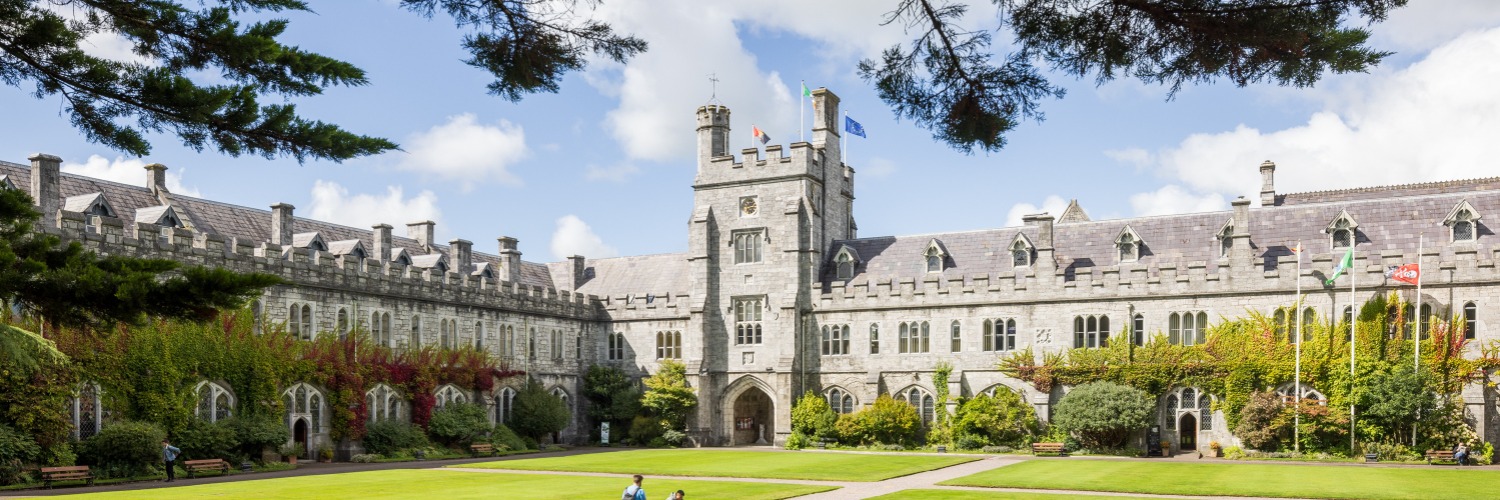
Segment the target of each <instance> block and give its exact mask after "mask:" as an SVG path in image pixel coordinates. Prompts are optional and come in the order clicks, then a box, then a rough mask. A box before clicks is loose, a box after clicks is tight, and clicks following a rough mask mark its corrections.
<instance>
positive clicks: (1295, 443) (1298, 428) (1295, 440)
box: [1292, 241, 1352, 452]
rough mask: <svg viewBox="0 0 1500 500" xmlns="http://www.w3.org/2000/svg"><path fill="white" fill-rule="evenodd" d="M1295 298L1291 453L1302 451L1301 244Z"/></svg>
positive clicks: (1300, 244) (1298, 246) (1299, 246)
mask: <svg viewBox="0 0 1500 500" xmlns="http://www.w3.org/2000/svg"><path fill="white" fill-rule="evenodd" d="M1296 257H1297V279H1296V281H1297V296H1296V300H1295V302H1294V303H1295V304H1296V306H1294V307H1295V308H1296V310H1295V312H1294V314H1296V315H1297V329H1296V332H1297V333H1296V335H1297V341H1296V342H1295V344H1296V345H1297V358H1296V365H1295V366H1296V368H1295V370H1296V372H1295V373H1296V375H1295V378H1294V380H1296V391H1297V392H1296V394H1294V396H1295V397H1296V398H1297V403H1296V407H1295V408H1296V411H1297V413H1296V414H1294V415H1293V416H1292V429H1293V430H1292V434H1293V435H1292V451H1296V452H1301V451H1302V242H1300V241H1299V242H1297V255H1296ZM1351 452H1352V450H1351Z"/></svg>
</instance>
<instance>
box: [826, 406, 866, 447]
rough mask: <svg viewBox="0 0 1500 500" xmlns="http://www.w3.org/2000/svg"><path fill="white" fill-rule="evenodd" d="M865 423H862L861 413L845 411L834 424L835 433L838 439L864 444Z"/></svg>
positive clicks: (844, 441) (843, 441)
mask: <svg viewBox="0 0 1500 500" xmlns="http://www.w3.org/2000/svg"><path fill="white" fill-rule="evenodd" d="M862 426H863V424H861V423H860V418H859V413H857V412H856V413H845V414H842V415H839V418H838V420H837V421H836V422H835V423H834V424H833V428H834V434H835V435H837V436H838V441H839V442H841V443H849V444H856V445H857V444H864V442H865V436H864V429H863V427H862Z"/></svg>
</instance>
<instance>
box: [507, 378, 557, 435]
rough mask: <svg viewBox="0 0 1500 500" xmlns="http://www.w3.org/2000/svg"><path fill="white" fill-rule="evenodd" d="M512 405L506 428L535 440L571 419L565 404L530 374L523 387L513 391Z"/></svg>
mask: <svg viewBox="0 0 1500 500" xmlns="http://www.w3.org/2000/svg"><path fill="white" fill-rule="evenodd" d="M514 408H515V409H514V412H515V413H514V414H513V416H512V417H511V421H510V428H511V429H512V430H514V431H516V433H517V434H520V435H522V436H526V437H529V438H531V439H533V440H536V441H541V440H542V438H543V437H546V436H547V435H548V434H551V433H554V432H557V431H561V430H563V429H565V428H567V427H568V422H569V421H571V420H572V419H573V414H572V412H569V411H568V405H567V404H566V403H563V400H561V399H558V397H557V396H553V395H552V394H551V393H548V392H547V388H545V387H542V383H541V382H538V381H537V380H536V379H534V378H528V379H527V380H526V387H522V388H521V390H520V391H519V392H517V393H516V397H515V407H514Z"/></svg>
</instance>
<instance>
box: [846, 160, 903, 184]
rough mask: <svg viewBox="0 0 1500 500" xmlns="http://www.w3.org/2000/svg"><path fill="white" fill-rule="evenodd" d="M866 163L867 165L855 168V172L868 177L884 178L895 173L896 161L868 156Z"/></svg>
mask: <svg viewBox="0 0 1500 500" xmlns="http://www.w3.org/2000/svg"><path fill="white" fill-rule="evenodd" d="M868 163H869V164H870V165H869V166H867V167H865V168H864V169H863V170H855V173H856V174H857V175H859V176H863V177H866V178H870V179H884V178H886V177H890V176H891V174H894V173H896V163H895V162H893V161H890V160H887V159H885V158H878V157H876V158H870V160H869V162H868Z"/></svg>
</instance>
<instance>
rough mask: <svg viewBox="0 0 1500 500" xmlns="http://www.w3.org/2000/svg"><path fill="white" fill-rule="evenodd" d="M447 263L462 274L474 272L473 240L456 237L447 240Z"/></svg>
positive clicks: (466, 274)
mask: <svg viewBox="0 0 1500 500" xmlns="http://www.w3.org/2000/svg"><path fill="white" fill-rule="evenodd" d="M448 264H449V265H451V266H453V272H456V273H458V274H461V275H464V276H468V275H469V273H472V272H474V242H472V241H469V240H463V239H457V238H455V239H454V240H453V241H450V242H448Z"/></svg>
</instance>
